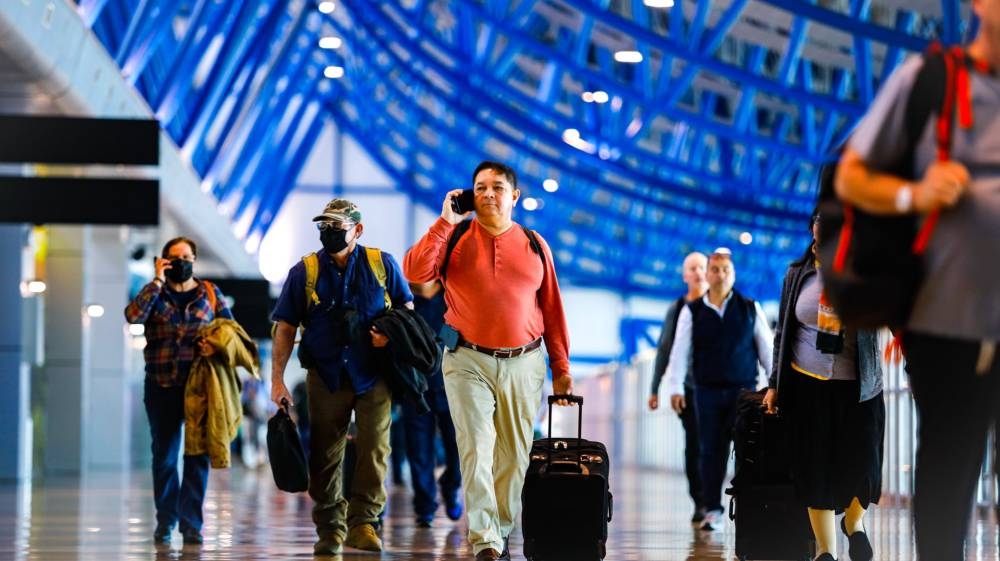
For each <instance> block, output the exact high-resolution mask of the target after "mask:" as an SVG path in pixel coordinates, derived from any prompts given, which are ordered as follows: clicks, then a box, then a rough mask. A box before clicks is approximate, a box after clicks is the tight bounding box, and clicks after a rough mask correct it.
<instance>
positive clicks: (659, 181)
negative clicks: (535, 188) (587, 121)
mask: <svg viewBox="0 0 1000 561" xmlns="http://www.w3.org/2000/svg"><path fill="white" fill-rule="evenodd" d="M332 23H333V25H334V26H335V27H338V31H339V32H340V33H341V34H346V33H347V31H348V30H347V29H346V28H340V27H339V24H338V23H337V22H332ZM385 25H386V22H384V21H383V22H379V23H378V24H374V23H373V25H371V26H370V27H371V31H372V32H373V33H374V37H376V38H379V37H381V36H382V35H384V34H387V33H388V32H387V31H386V29H387V28H386V27H385ZM393 36H394V37H395V40H396V41H401V42H402V41H405V39H401V38H399V37H398V36H396V35H395V34H393ZM380 41H383V40H382V39H380ZM359 42H360V43H365V42H367V38H362V39H361V40H360V41H359ZM407 51H408V52H413V51H412V49H410V48H408V49H407ZM390 54H391V55H392V56H395V53H392V52H391V53H390ZM371 58H373V57H366V59H369V60H370V59H371ZM399 62H400V63H402V62H403V61H399ZM426 63H428V64H432V65H435V70H436V71H438V72H440V73H441V74H442V75H443V76H445V77H450V78H453V79H458V77H457V76H452V75H451V74H450V73H449V72H448V70H447V69H446V68H444V67H441V66H437V64H438V63H437V61H433V60H431V59H428V60H427V61H426ZM400 66H403V67H405V65H403V64H400ZM412 79H413V80H417V81H422V80H425V77H424V76H422V75H421V74H420V73H414V74H413V75H412ZM488 95H489V93H488V92H477V93H475V94H473V95H471V96H469V97H471V98H472V99H476V100H481V99H484V97H482V96H488ZM464 99H465V97H464V96H463V97H459V98H458V99H453V100H450V101H449V103H452V104H454V105H455V106H461V105H462V104H463V103H464ZM504 111H505V110H504V108H503V107H494V108H493V109H492V112H493V113H494V114H497V115H499V114H502V113H503V112H504ZM508 119H509V120H510V121H511V122H517V121H518V120H519V117H518V115H516V114H511V115H509V116H508ZM482 125H483V126H485V127H487V128H490V127H491V126H492V125H491V123H489V122H483V123H482ZM517 126H518V127H519V128H520V129H521V130H528V129H529V127H530V125H529V123H528V122H524V123H519V124H518V125H517ZM497 132H498V134H501V135H503V134H504V132H503V131H497ZM537 134H538V135H539V136H540V137H541V136H545V135H546V133H545V132H544V131H539V132H538V133H537ZM508 141H510V142H516V139H508ZM564 150H568V149H564ZM556 162H558V160H556ZM584 162H585V163H588V164H593V163H594V162H588V161H586V160H584ZM604 163H607V162H604ZM556 165H558V163H557V164H556ZM660 167H661V168H664V167H665V166H660ZM614 171H615V173H626V174H629V173H631V172H630V171H629V170H627V169H616V170H614ZM676 171H677V172H678V173H684V171H683V169H682V168H677V170H676ZM663 179H664V178H649V179H645V178H642V177H637V178H636V180H637V181H639V182H640V183H641V184H643V185H658V186H660V187H661V188H662V187H665V186H666V185H664V183H663ZM708 180H709V181H711V180H712V179H711V178H709V179H708ZM683 189H684V190H686V191H688V193H687V194H686V195H683V196H688V197H690V196H698V197H700V198H706V199H707V200H709V201H713V202H712V204H713V205H718V206H721V207H725V206H729V205H732V204H733V203H734V202H735V201H737V200H740V199H743V200H746V201H749V203H747V204H752V202H753V198H752V197H747V196H744V197H740V196H737V197H735V198H734V197H725V198H722V197H706V196H705V195H704V194H703V193H701V194H699V193H692V192H690V187H684V188H683ZM624 194H627V195H629V196H633V197H640V198H642V199H647V200H648V201H649V202H657V203H659V204H662V201H656V200H654V199H648V197H647V196H643V195H640V194H639V193H635V192H628V193H624ZM678 194H681V193H680V192H678ZM756 212H757V213H758V216H767V215H773V216H775V217H781V218H782V219H786V218H792V217H798V213H795V214H787V213H786V212H785V211H780V212H778V213H777V214H775V211H774V210H771V209H763V208H760V209H756Z"/></svg>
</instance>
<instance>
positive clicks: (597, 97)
mask: <svg viewBox="0 0 1000 561" xmlns="http://www.w3.org/2000/svg"><path fill="white" fill-rule="evenodd" d="M608 99H609V98H608V92H605V91H600V90H598V91H596V92H594V101H596V102H597V103H607V102H608Z"/></svg>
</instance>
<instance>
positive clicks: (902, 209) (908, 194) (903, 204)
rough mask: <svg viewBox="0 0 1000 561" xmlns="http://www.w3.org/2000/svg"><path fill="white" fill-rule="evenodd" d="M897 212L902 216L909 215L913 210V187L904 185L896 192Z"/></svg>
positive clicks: (907, 184)
mask: <svg viewBox="0 0 1000 561" xmlns="http://www.w3.org/2000/svg"><path fill="white" fill-rule="evenodd" d="M896 210H897V211H899V213H900V214H907V213H908V212H910V211H912V210H913V187H910V184H909V183H904V184H903V186H902V187H900V188H899V189H897V190H896Z"/></svg>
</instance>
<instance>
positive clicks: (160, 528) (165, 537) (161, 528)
mask: <svg viewBox="0 0 1000 561" xmlns="http://www.w3.org/2000/svg"><path fill="white" fill-rule="evenodd" d="M172 532H173V528H171V527H170V524H157V525H156V529H155V530H153V542H155V543H170V534H171V533H172Z"/></svg>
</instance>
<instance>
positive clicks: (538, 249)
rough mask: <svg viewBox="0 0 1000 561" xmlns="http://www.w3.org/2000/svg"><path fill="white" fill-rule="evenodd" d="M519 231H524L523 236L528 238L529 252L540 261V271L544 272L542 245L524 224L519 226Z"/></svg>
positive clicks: (533, 232) (532, 231)
mask: <svg viewBox="0 0 1000 561" xmlns="http://www.w3.org/2000/svg"><path fill="white" fill-rule="evenodd" d="M521 229H522V230H524V235H526V236H528V243H529V244H531V251H534V252H535V255H537V256H538V258H539V259H541V260H542V271H544V270H545V252H544V251H542V244H541V243H539V241H538V235H537V234H535V231H534V230H532V229H531V228H528V227H527V226H525V225H524V224H522V225H521Z"/></svg>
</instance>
